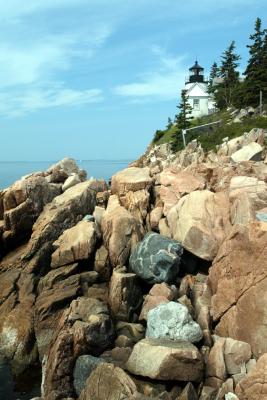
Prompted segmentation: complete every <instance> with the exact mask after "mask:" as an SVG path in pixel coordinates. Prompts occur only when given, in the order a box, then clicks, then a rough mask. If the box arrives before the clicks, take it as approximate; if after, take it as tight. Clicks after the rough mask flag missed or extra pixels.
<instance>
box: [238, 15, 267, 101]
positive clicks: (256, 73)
mask: <svg viewBox="0 0 267 400" xmlns="http://www.w3.org/2000/svg"><path fill="white" fill-rule="evenodd" d="M249 38H250V40H251V41H252V43H251V44H250V45H248V46H247V47H248V48H249V54H250V58H249V60H248V65H247V68H246V70H245V72H244V75H245V82H244V89H243V90H244V101H245V104H246V105H251V106H257V105H259V95H260V91H262V92H263V98H265V99H266V96H267V87H266V86H267V38H266V29H262V22H261V19H260V18H257V19H256V22H255V31H254V34H252V35H250V37H249Z"/></svg>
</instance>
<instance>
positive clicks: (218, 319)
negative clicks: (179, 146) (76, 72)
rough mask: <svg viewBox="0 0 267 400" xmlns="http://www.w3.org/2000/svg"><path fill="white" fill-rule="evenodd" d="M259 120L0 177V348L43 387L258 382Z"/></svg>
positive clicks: (248, 396) (166, 398)
mask: <svg viewBox="0 0 267 400" xmlns="http://www.w3.org/2000/svg"><path fill="white" fill-rule="evenodd" d="M266 135H267V133H266V131H265V130H263V129H253V130H252V131H251V132H249V133H246V134H244V135H243V136H241V137H239V138H236V139H233V140H230V141H229V140H227V139H225V140H224V142H223V144H222V145H221V146H219V147H218V149H217V152H216V153H215V152H209V153H208V154H204V152H203V150H202V148H201V146H200V145H199V144H198V143H197V142H196V141H193V142H191V143H189V144H188V146H187V148H186V149H185V150H183V151H181V152H179V153H177V154H172V153H171V152H170V149H169V146H168V145H161V146H156V147H151V146H150V147H149V148H148V150H147V152H146V153H145V154H144V155H143V156H142V157H141V158H140V159H139V160H137V161H136V162H135V163H133V164H132V165H130V166H129V168H127V169H125V170H123V171H121V172H119V173H117V174H116V175H114V176H113V177H112V180H111V185H110V186H109V185H108V184H107V183H106V182H105V181H103V180H95V179H89V180H87V178H86V173H85V172H84V171H83V170H80V169H79V168H78V167H77V165H76V164H75V161H74V160H72V159H64V160H62V161H61V162H59V163H58V164H56V165H54V166H52V167H51V168H49V170H48V171H45V172H40V173H35V174H32V175H29V176H27V177H24V178H22V179H21V180H19V181H17V182H16V183H14V184H13V185H12V186H10V187H9V188H8V189H6V190H3V191H0V257H1V261H0V354H1V355H3V356H5V357H6V358H7V359H8V360H10V363H11V366H12V371H13V374H14V375H17V376H18V375H20V374H21V373H23V371H25V370H26V369H27V368H30V367H31V366H33V365H35V364H36V363H37V362H41V364H42V389H41V391H42V399H43V400H59V399H68V400H71V399H79V400H107V399H109V400H119V399H121V400H122V399H136V400H137V399H139V400H142V399H155V400H156V399H158V400H159V399H162V400H198V399H201V400H215V399H216V400H218V399H226V400H236V399H239V400H254V399H255V400H264V399H266V398H267V375H266V373H265V372H266V370H267V340H266V339H267V328H266V309H267V297H266V293H267V290H266V289H267V190H266V189H267V183H266V182H267V158H266V147H265V143H266Z"/></svg>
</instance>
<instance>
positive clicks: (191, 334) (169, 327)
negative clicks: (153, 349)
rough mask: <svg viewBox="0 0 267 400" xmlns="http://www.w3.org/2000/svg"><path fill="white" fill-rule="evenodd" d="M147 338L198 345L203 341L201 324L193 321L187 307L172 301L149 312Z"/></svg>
mask: <svg viewBox="0 0 267 400" xmlns="http://www.w3.org/2000/svg"><path fill="white" fill-rule="evenodd" d="M146 337H147V338H153V339H164V338H166V339H172V340H186V341H188V342H191V343H197V342H199V341H200V340H201V339H202V337H203V333H202V330H201V328H200V326H199V324H198V323H197V322H195V321H193V319H192V317H191V315H190V314H189V311H188V309H187V307H186V306H184V305H183V304H180V303H175V302H174V301H170V302H169V303H167V304H160V305H159V306H158V307H156V308H154V309H153V310H150V311H149V313H148V317H147V330H146Z"/></svg>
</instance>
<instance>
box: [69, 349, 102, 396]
mask: <svg viewBox="0 0 267 400" xmlns="http://www.w3.org/2000/svg"><path fill="white" fill-rule="evenodd" d="M102 362H103V360H102V359H101V358H97V357H93V356H90V355H85V356H80V357H79V358H78V359H77V361H76V364H75V368H74V372H73V385H74V388H75V391H76V393H77V395H78V396H79V395H80V394H81V391H82V390H83V389H84V388H85V384H86V381H87V378H88V377H89V376H90V375H91V373H92V372H93V371H94V370H95V369H96V368H97V367H98V365H99V364H101V363H102Z"/></svg>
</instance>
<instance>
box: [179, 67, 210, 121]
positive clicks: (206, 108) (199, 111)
mask: <svg viewBox="0 0 267 400" xmlns="http://www.w3.org/2000/svg"><path fill="white" fill-rule="evenodd" d="M189 73H190V75H189V78H187V79H186V83H185V88H184V90H185V91H186V95H187V96H188V102H189V103H190V105H191V107H192V116H193V117H194V118H197V117H202V116H203V115H208V114H211V113H212V112H213V111H214V102H213V100H212V98H211V96H210V94H209V93H208V81H207V80H205V78H204V68H202V67H201V66H200V65H199V64H198V61H196V62H195V64H194V65H193V67H191V68H189Z"/></svg>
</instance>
